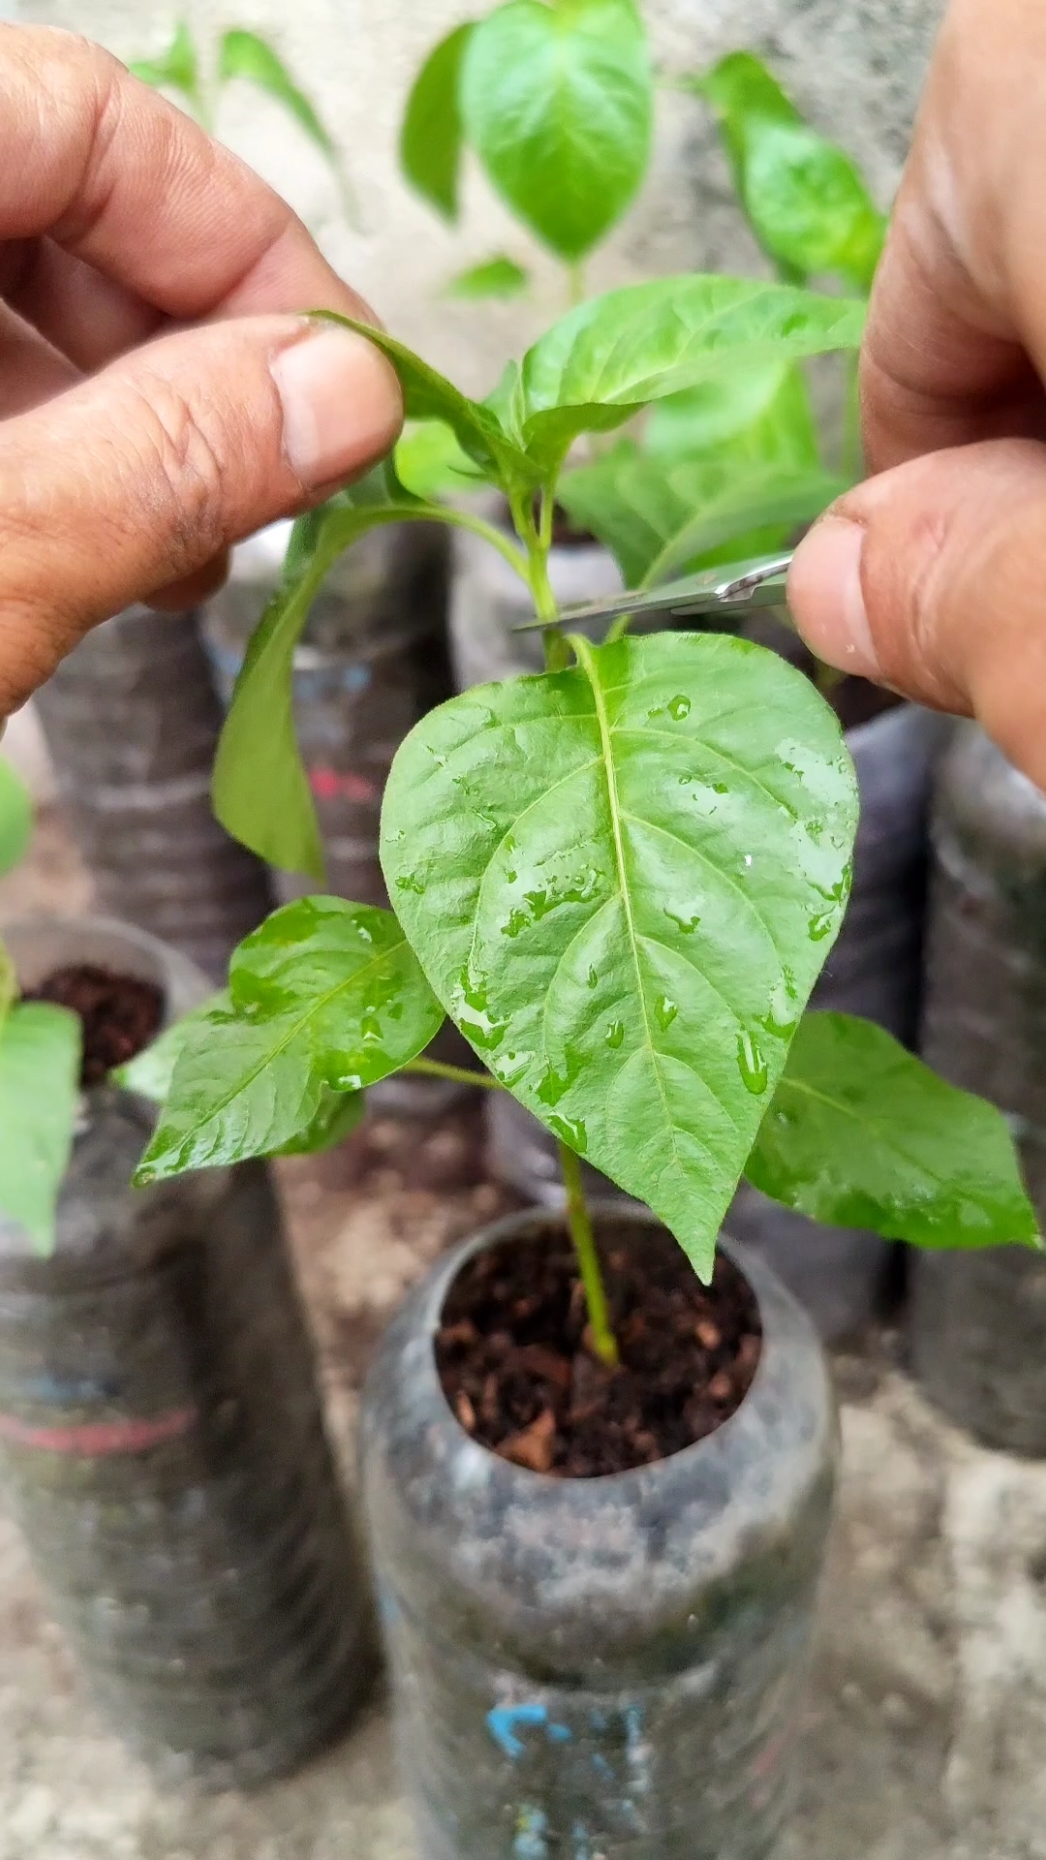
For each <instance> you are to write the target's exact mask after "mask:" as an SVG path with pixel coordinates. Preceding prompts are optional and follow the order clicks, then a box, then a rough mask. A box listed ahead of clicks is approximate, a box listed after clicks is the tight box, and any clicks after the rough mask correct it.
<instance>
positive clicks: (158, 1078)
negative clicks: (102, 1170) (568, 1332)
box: [110, 988, 232, 1104]
mask: <svg viewBox="0 0 1046 1860" xmlns="http://www.w3.org/2000/svg"><path fill="white" fill-rule="evenodd" d="M215 1010H218V1011H221V1012H225V1013H228V1012H231V1010H232V1003H231V1001H230V999H229V991H228V989H227V988H223V989H221V990H220V991H219V992H218V993H217V994H213V995H211V996H210V997H209V998H208V1000H206V1001H203V1002H201V1004H200V1006H199V1007H198V1008H193V1010H192V1013H191V1014H184V1015H183V1016H182V1018H181V1020H176V1021H175V1023H174V1025H173V1026H172V1027H167V1028H166V1029H165V1031H164V1032H163V1033H161V1034H160V1035H159V1037H158V1038H157V1039H155V1040H154V1041H153V1042H152V1045H151V1046H147V1047H145V1048H144V1049H143V1051H142V1052H140V1053H136V1054H135V1056H134V1058H133V1059H129V1060H128V1061H127V1063H126V1065H123V1066H117V1067H115V1069H114V1070H113V1072H112V1073H111V1074H110V1077H111V1078H112V1080H113V1082H114V1084H116V1085H121V1086H122V1087H123V1089H124V1091H133V1092H137V1093H138V1096H139V1097H140V1098H148V1099H150V1100H151V1102H152V1103H153V1104H162V1103H163V1101H164V1099H165V1098H166V1096H167V1094H168V1092H169V1091H170V1089H171V1080H172V1079H173V1077H174V1068H175V1066H176V1065H177V1063H178V1059H179V1057H180V1055H181V1050H182V1047H183V1046H184V1045H185V1042H186V1040H187V1039H188V1037H189V1035H190V1033H191V1032H192V1030H193V1028H194V1027H195V1026H197V1025H198V1024H199V1022H200V1021H202V1020H205V1019H206V1018H207V1016H208V1015H209V1014H211V1013H213V1012H214V1011H215Z"/></svg>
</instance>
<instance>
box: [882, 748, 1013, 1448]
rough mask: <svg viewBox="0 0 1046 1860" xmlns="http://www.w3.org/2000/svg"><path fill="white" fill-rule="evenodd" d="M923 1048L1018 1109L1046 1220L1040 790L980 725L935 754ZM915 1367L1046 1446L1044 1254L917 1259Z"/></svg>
mask: <svg viewBox="0 0 1046 1860" xmlns="http://www.w3.org/2000/svg"><path fill="white" fill-rule="evenodd" d="M932 838H933V869H932V879H931V889H930V911H929V927H928V937H927V968H926V1005H925V1011H924V1019H923V1040H922V1048H923V1052H924V1053H925V1056H926V1059H927V1061H928V1063H929V1064H930V1065H932V1066H934V1067H936V1068H937V1070H938V1071H939V1072H941V1073H943V1075H944V1077H945V1078H947V1079H950V1080H952V1082H953V1083H954V1084H956V1085H963V1086H965V1087H967V1088H968V1089H969V1090H971V1091H980V1092H983V1093H984V1095H985V1097H987V1098H991V1099H993V1100H994V1102H995V1103H996V1104H997V1105H999V1106H1000V1107H1001V1109H1002V1110H1004V1111H1007V1112H1009V1113H1011V1114H1012V1116H1013V1118H1014V1121H1015V1124H1016V1126H1017V1128H1018V1130H1019V1132H1020V1135H1021V1158H1022V1163H1023V1166H1024V1171H1025V1175H1026V1178H1027V1182H1028V1188H1029V1191H1030V1193H1031V1196H1032V1199H1033V1201H1034V1203H1035V1205H1036V1207H1037V1209H1038V1211H1039V1216H1040V1220H1043V1219H1046V796H1044V795H1043V794H1041V793H1040V792H1039V790H1038V789H1037V788H1035V787H1033V786H1032V784H1031V782H1029V781H1027V780H1026V779H1025V777H1024V776H1023V775H1019V774H1018V773H1017V771H1016V769H1014V768H1012V767H1011V766H1010V764H1009V763H1008V762H1007V761H1006V759H1005V757H1004V756H1003V755H1002V754H1001V753H1000V751H999V750H997V749H996V748H995V747H994V746H993V744H991V743H990V742H989V741H988V739H987V737H986V736H984V735H983V734H982V732H981V731H980V730H979V729H978V728H977V727H976V725H975V724H963V725H961V726H960V727H959V728H958V729H957V731H956V733H955V736H954V739H953V741H952V744H951V746H950V748H949V749H948V752H947V754H946V755H945V757H944V758H943V760H942V763H941V769H940V775H939V779H938V784H937V794H936V800H935V806H934V817H933V825H932ZM913 1271H914V1283H913V1291H912V1302H911V1307H910V1315H909V1324H910V1331H909V1337H910V1346H911V1358H912V1366H913V1368H914V1370H915V1373H916V1375H917V1376H918V1377H919V1380H920V1381H921V1382H922V1384H923V1386H924V1388H925V1389H926V1391H927V1393H928V1394H929V1395H930V1396H931V1397H932V1398H933V1400H934V1401H935V1402H937V1403H938V1404H939V1406H940V1407H941V1408H943V1409H944V1411H945V1413H946V1414H948V1415H949V1416H950V1417H951V1418H952V1420H954V1421H957V1422H958V1423H959V1424H960V1426H962V1427H966V1428H968V1429H969V1430H970V1431H971V1433H974V1434H976V1435H977V1436H978V1437H979V1438H980V1439H981V1440H982V1441H984V1442H985V1443H986V1444H987V1445H988V1446H993V1447H1003V1448H1007V1449H1009V1450H1010V1451H1012V1452H1016V1453H1029V1454H1038V1455H1046V1259H1044V1258H1043V1256H1042V1255H1036V1254H1035V1253H1032V1252H1029V1251H1028V1250H1027V1248H1025V1247H1012V1248H993V1249H990V1250H989V1251H987V1252H983V1253H982V1252H970V1253H949V1254H939V1255H938V1254H931V1253H927V1254H919V1255H918V1257H917V1258H916V1259H914V1260H913Z"/></svg>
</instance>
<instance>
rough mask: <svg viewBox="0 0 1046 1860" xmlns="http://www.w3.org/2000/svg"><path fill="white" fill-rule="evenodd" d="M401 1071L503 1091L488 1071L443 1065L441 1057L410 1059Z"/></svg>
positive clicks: (487, 1089)
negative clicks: (474, 1070)
mask: <svg viewBox="0 0 1046 1860" xmlns="http://www.w3.org/2000/svg"><path fill="white" fill-rule="evenodd" d="M401 1070H402V1071H403V1072H420V1073H422V1074H423V1075H424V1077H425V1078H427V1079H451V1080H452V1081H453V1083H454V1084H455V1085H480V1086H482V1087H483V1089H484V1090H485V1091H504V1089H505V1087H504V1086H503V1085H499V1084H498V1081H497V1079H494V1078H491V1076H490V1073H489V1072H470V1071H469V1069H468V1067H467V1066H445V1065H444V1064H443V1061H442V1060H441V1059H410V1060H408V1061H407V1064H406V1065H405V1066H403V1067H401Z"/></svg>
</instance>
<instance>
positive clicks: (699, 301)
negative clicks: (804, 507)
mask: <svg viewBox="0 0 1046 1860" xmlns="http://www.w3.org/2000/svg"><path fill="white" fill-rule="evenodd" d="M864 318H865V307H864V305H863V304H861V303H857V302H851V301H848V300H847V299H845V298H834V297H824V296H820V295H818V294H817V293H815V292H813V291H803V290H796V289H794V288H793V287H791V286H789V285H783V284H765V283H762V282H760V281H759V280H758V279H754V278H724V277H717V276H700V275H695V276H689V277H681V278H656V279H653V280H651V282H649V283H647V284H630V285H625V286H624V288H623V289H621V290H617V291H609V292H607V294H606V295H605V296H603V297H596V298H593V299H592V300H591V301H590V302H589V303H585V304H580V305H579V306H578V308H577V309H576V310H572V311H571V312H570V313H569V315H568V316H566V317H564V318H563V319H562V321H561V322H559V323H556V324H555V325H554V326H553V328H552V329H550V330H549V331H548V332H547V334H546V335H544V336H542V337H541V339H540V341H539V342H537V343H535V345H534V347H533V348H532V349H531V350H530V351H529V353H528V354H527V355H526V356H525V357H524V360H523V367H522V373H521V377H520V381H519V385H518V389H517V391H516V395H515V401H516V404H517V406H518V417H519V420H520V432H521V437H522V440H523V443H524V445H525V447H526V449H527V451H528V453H529V454H530V457H531V459H532V461H533V464H534V466H535V467H536V468H537V469H538V470H540V471H541V472H542V474H543V475H545V476H546V477H547V476H548V475H549V474H550V473H554V472H555V471H556V470H558V467H559V465H560V463H561V461H562V459H563V458H564V457H565V455H566V452H567V450H568V448H569V446H570V445H571V443H572V442H573V440H574V439H576V438H577V436H578V434H579V433H582V432H598V431H606V430H608V429H610V428H612V427H615V426H620V425H621V424H622V423H623V422H624V421H625V420H628V419H630V418H631V417H632V415H633V414H636V413H638V412H639V411H640V409H641V408H642V407H645V406H646V405H647V404H648V403H649V402H651V401H655V400H661V399H663V398H664V397H665V396H666V395H668V394H677V393H680V392H681V391H682V390H683V389H684V388H693V387H696V386H698V384H699V383H701V382H703V381H707V380H710V379H714V378H717V377H719V376H722V375H723V374H725V373H726V372H727V371H729V372H730V373H731V374H734V373H736V372H738V371H739V370H740V369H742V368H745V369H753V370H754V369H762V368H765V367H766V366H767V365H768V364H771V363H778V364H780V363H783V362H786V361H789V360H798V359H799V358H800V357H802V356H807V355H818V354H822V353H824V352H826V351H828V350H832V349H856V348H858V347H859V345H860V341H861V333H862V330H863V327H864ZM499 393H500V396H501V405H503V404H504V390H503V389H502V390H499Z"/></svg>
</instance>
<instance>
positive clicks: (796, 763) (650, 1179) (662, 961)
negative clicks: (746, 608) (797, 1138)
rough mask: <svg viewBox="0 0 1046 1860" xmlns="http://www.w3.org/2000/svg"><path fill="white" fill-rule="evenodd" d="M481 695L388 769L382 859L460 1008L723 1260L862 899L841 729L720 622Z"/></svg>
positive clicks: (705, 1250) (591, 652)
mask: <svg viewBox="0 0 1046 1860" xmlns="http://www.w3.org/2000/svg"><path fill="white" fill-rule="evenodd" d="M574 643H575V647H576V650H577V652H578V653H579V655H580V656H581V659H582V663H581V664H580V665H579V666H578V667H577V668H576V669H573V670H570V671H566V672H561V673H556V674H553V675H545V676H542V677H538V678H523V679H517V680H515V681H513V682H511V683H508V684H501V685H486V686H481V687H479V688H478V689H475V690H473V691H470V692H467V693H466V694H465V695H463V696H462V697H459V698H455V699H453V700H452V701H451V702H450V703H449V704H444V705H443V706H441V708H440V709H439V710H437V711H435V712H433V713H432V714H431V716H429V717H427V718H425V719H424V720H423V721H422V722H421V723H419V724H418V725H416V727H415V728H414V730H413V731H412V732H411V734H410V736H409V737H408V738H407V741H406V742H405V743H404V745H403V747H402V748H401V749H400V751H399V754H398V756H397V758H396V761H395V763H394V765H393V769H392V774H391V776H390V780H389V784H388V788H387V792H386V798H385V808H384V817H383V826H382V861H383V865H384V869H385V875H386V879H387V882H388V884H389V886H390V889H391V891H392V895H393V896H394V897H395V899H396V905H397V910H398V912H399V914H400V916H401V918H402V921H403V924H404V928H405V929H406V932H407V935H408V937H409V938H410V941H411V943H412V945H413V947H414V948H415V950H416V951H417V953H418V956H419V958H420V961H421V964H422V966H423V968H424V970H425V972H426V974H427V976H428V978H429V981H430V982H431V984H432V987H433V989H434V990H435V992H436V994H437V995H438V996H439V998H440V1000H441V1001H442V1002H443V1005H444V1006H445V1007H446V1009H447V1011H448V1012H449V1013H450V1014H451V1015H452V1016H453V1018H454V1019H455V1020H456V1021H457V1023H458V1025H459V1026H460V1027H461V1029H462V1031H463V1032H464V1033H465V1034H466V1036H467V1037H468V1039H469V1040H470V1041H471V1043H472V1044H473V1046H474V1047H475V1049H476V1051H477V1052H478V1053H479V1054H480V1056H481V1057H482V1058H483V1059H484V1061H485V1063H486V1064H487V1065H488V1066H489V1067H490V1069H491V1071H492V1072H493V1073H494V1074H495V1076H496V1077H497V1078H498V1079H499V1080H500V1081H501V1082H502V1083H503V1084H505V1085H507V1086H508V1087H509V1088H510V1089H511V1090H512V1091H514V1092H515V1093H516V1095H517V1096H518V1097H519V1098H520V1099H521V1101H522V1102H523V1103H524V1104H525V1105H526V1106H527V1107H528V1109H529V1110H531V1111H533V1112H534V1113H535V1114H536V1115H537V1116H538V1117H539V1118H540V1119H541V1120H542V1122H543V1123H545V1124H546V1125H547V1126H548V1127H549V1129H551V1130H553V1131H554V1132H555V1133H556V1135H557V1136H560V1137H562V1138H563V1139H564V1140H565V1141H566V1142H567V1143H568V1144H570V1145H571V1147H573V1148H574V1149H576V1150H578V1151H579V1152H580V1153H582V1154H584V1155H586V1156H587V1157H588V1158H589V1160H590V1161H591V1162H593V1163H594V1164H595V1165H596V1166H597V1167H598V1168H601V1169H603V1170H605V1171H606V1173H607V1174H608V1175H610V1176H611V1177H612V1178H613V1180H614V1181H616V1182H618V1183H619V1184H620V1186H621V1187H622V1188H624V1189H625V1190H627V1191H628V1192H629V1193H630V1194H633V1195H635V1196H637V1197H638V1198H639V1199H641V1200H643V1201H646V1202H648V1203H649V1204H650V1205H651V1206H652V1207H653V1208H654V1209H655V1210H656V1212H657V1213H658V1214H659V1215H660V1216H661V1217H662V1219H664V1220H665V1221H666V1222H667V1224H668V1225H669V1227H670V1228H671V1229H672V1231H673V1232H674V1233H675V1234H676V1235H677V1236H678V1238H679V1239H680V1241H681V1242H682V1244H683V1246H684V1247H685V1249H686V1251H687V1252H688V1254H689V1255H690V1257H691V1259H692V1260H693V1261H694V1263H695V1264H696V1265H697V1266H698V1268H699V1270H701V1271H702V1272H703V1273H706V1274H707V1273H708V1272H710V1270H711V1265H712V1258H713V1251H714V1245H715V1237H716V1234H717V1232H718V1229H719V1225H720V1222H721V1220H722V1218H723V1215H724V1213H725V1211H726V1208H727V1206H728V1205H729V1202H730V1198H731V1196H732V1194H733V1191H734V1187H735V1185H736V1182H737V1180H738V1177H739V1175H740V1172H741V1169H742V1167H743V1165H744V1162H745V1158H746V1156H747V1154H748V1151H749V1150H750V1148H751V1145H752V1143H753V1141H754V1139H755V1135H756V1132H757V1130H758V1127H759V1123H760V1120H761V1118H762V1115H763V1110H764V1107H765V1105H766V1103H767V1101H768V1094H769V1093H770V1092H772V1090H773V1089H774V1086H775V1085H776V1083H777V1080H778V1078H779V1076H780V1073H781V1070H782V1068H783V1065H784V1061H785V1056H786V1054H787V1050H788V1044H789V1041H790V1039H791V1036H792V1033H793V1030H794V1027H795V1025H796V1023H797V1021H798V1019H799V1016H800V1014H801V1012H802V1009H803V1007H804V1005H805V1003H806V1000H807V997H808V995H809V993H810V989H811V988H812V986H813V983H814V981H815V979H816V977H817V974H818V972H819V970H820V968H821V966H822V964H823V962H824V959H825V956H826V955H827V953H828V950H829V949H830V947H831V943H832V939H833V937H834V935H835V933H836V931H837V929H838V925H839V922H840V919H841V916H842V912H843V909H844V906H845V902H846V896H847V891H848V885H849V871H850V866H849V861H850V854H851V848H852V843H853V836H854V831H855V827H856V818H857V797H856V787H855V782H854V775H853V769H852V765H851V764H850V760H849V757H848V756H847V754H846V751H845V749H844V747H843V744H842V738H841V736H840V732H839V726H838V724H837V722H836V720H835V718H834V716H833V715H832V713H831V712H830V710H829V709H828V707H827V705H825V704H824V703H823V701H822V700H821V699H820V698H819V697H818V695H817V693H816V692H815V691H814V690H813V689H812V687H811V686H810V685H809V684H808V682H807V681H806V680H805V679H804V678H803V677H802V676H801V675H800V674H799V673H798V672H795V671H793V670H792V669H791V668H790V667H788V666H787V665H785V664H783V663H782V662H781V661H780V660H779V659H778V658H776V657H775V656H774V655H773V654H771V653H768V652H765V651H762V650H761V649H760V648H759V647H756V646H752V645H750V644H748V643H747V642H745V641H740V640H735V639H729V638H725V637H722V636H710V635H693V634H661V635H658V636H654V637H651V638H644V639H631V640H623V641H621V642H619V643H618V644H615V645H613V646H606V647H602V648H592V647H590V646H588V645H587V643H586V642H584V641H577V642H574Z"/></svg>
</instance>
